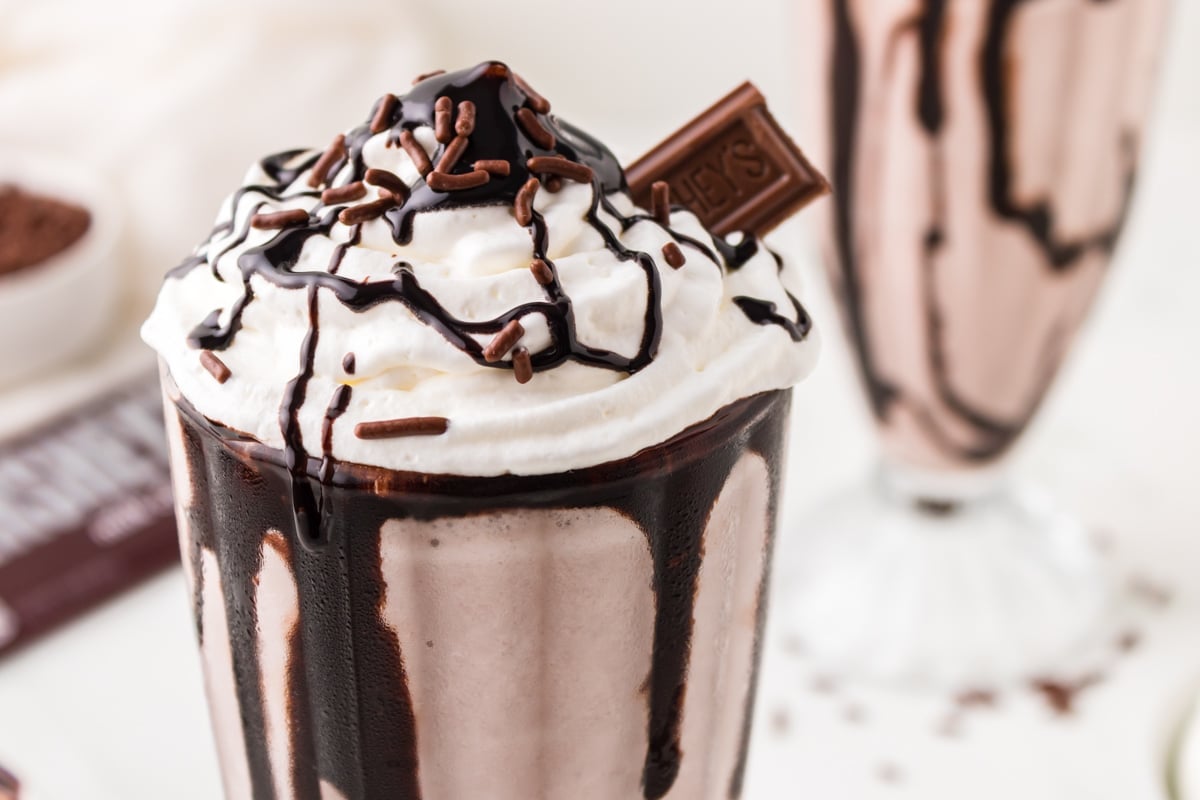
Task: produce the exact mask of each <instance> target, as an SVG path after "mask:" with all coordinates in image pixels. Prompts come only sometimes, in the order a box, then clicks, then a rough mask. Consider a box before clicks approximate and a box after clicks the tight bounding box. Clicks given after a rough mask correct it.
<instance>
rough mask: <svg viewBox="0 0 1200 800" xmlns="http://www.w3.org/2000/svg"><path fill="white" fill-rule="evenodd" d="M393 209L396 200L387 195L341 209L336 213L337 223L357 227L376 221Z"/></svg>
mask: <svg viewBox="0 0 1200 800" xmlns="http://www.w3.org/2000/svg"><path fill="white" fill-rule="evenodd" d="M395 207H396V198H394V197H392V196H391V195H388V196H387V197H381V198H379V199H378V200H372V201H371V202H369V203H362V204H360V205H357V206H350V207H349V208H343V209H342V210H341V211H340V212H339V213H338V222H341V223H342V224H343V225H358V224H359V223H360V222H367V221H368V220H372V219H378V218H379V217H382V216H383V212H385V211H387V210H388V209H389V208H395Z"/></svg>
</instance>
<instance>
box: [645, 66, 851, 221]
mask: <svg viewBox="0 0 1200 800" xmlns="http://www.w3.org/2000/svg"><path fill="white" fill-rule="evenodd" d="M625 175H626V179H627V180H628V182H629V191H630V193H631V194H632V195H633V198H634V200H635V201H636V202H637V203H638V204H639V205H641V206H644V207H647V208H648V207H650V206H651V204H652V197H651V194H652V191H651V186H652V184H653V183H654V182H656V181H665V182H666V183H667V184H669V185H670V187H671V197H672V199H673V201H674V202H677V203H681V204H683V205H684V206H686V207H687V209H688V210H689V211H691V212H692V213H693V214H695V215H696V216H698V217H699V218H700V220H701V222H703V223H704V225H705V227H707V228H709V229H710V230H712V231H713V232H714V233H716V234H718V235H724V234H727V233H731V232H733V231H746V232H749V233H753V234H762V233H765V232H766V231H768V230H770V229H771V228H773V227H775V226H776V225H778V224H779V223H780V222H782V221H783V220H784V219H786V218H787V217H789V216H791V215H792V214H794V213H796V211H798V210H799V209H800V208H802V207H803V206H805V205H807V204H808V203H810V202H812V201H813V200H815V199H816V198H818V197H820V196H821V195H823V194H825V193H826V192H828V191H829V185H828V184H827V183H826V181H825V179H824V178H823V177H822V176H821V174H820V173H819V172H817V171H816V170H815V169H813V167H812V165H810V164H809V163H808V160H807V159H805V157H804V154H803V153H801V152H800V150H799V149H798V148H797V147H796V145H795V144H793V143H792V141H791V139H789V138H788V136H787V134H786V133H784V132H783V129H782V128H780V127H779V123H778V122H776V121H775V118H774V117H772V116H771V113H770V112H769V111H768V110H767V106H766V101H765V100H764V99H763V96H762V95H761V94H760V93H759V91H758V89H756V88H754V86H753V85H752V84H750V83H744V84H742V85H741V86H739V87H738V88H737V89H736V90H734V91H733V92H732V93H731V94H729V95H728V96H727V97H725V98H724V99H723V100H721V101H720V102H718V103H717V104H716V105H714V106H713V107H712V108H710V109H708V110H707V111H705V112H704V113H703V114H701V115H700V116H699V117H697V118H696V119H694V120H692V121H691V122H690V123H688V124H687V125H686V126H684V127H683V128H682V129H681V130H680V131H679V132H678V133H676V134H675V135H674V136H672V137H671V138H669V139H667V140H666V141H665V142H663V143H662V144H660V145H659V146H658V147H656V148H655V149H654V150H652V151H651V152H650V153H648V154H646V155H645V156H644V157H642V158H641V159H639V160H638V161H637V162H636V163H634V164H633V165H631V166H630V167H628V168H627V169H626V171H625Z"/></svg>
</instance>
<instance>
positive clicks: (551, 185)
mask: <svg viewBox="0 0 1200 800" xmlns="http://www.w3.org/2000/svg"><path fill="white" fill-rule="evenodd" d="M544 185H545V187H546V191H547V192H549V193H550V194H558V193H559V192H560V191H561V190H562V187H563V179H562V177H561V176H559V175H550V176H548V177H547V178H546V183H545V184H544Z"/></svg>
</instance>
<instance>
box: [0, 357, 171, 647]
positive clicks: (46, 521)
mask: <svg viewBox="0 0 1200 800" xmlns="http://www.w3.org/2000/svg"><path fill="white" fill-rule="evenodd" d="M166 449H167V448H166V441H165V436H164V433H163V425H162V405H161V400H160V398H159V390H158V380H157V377H156V376H154V375H147V376H146V377H145V378H144V379H142V380H140V381H139V382H138V383H137V384H136V385H133V386H129V387H125V388H123V389H121V390H119V391H115V392H111V393H108V394H105V395H102V396H98V397H96V398H93V399H92V400H91V401H90V402H89V403H87V404H86V405H84V406H81V407H79V408H77V409H75V410H74V411H71V412H69V413H67V414H64V415H63V416H61V417H59V418H56V419H53V420H51V421H50V422H49V423H47V424H45V425H43V426H41V427H40V428H39V429H38V430H36V431H34V432H32V433H30V434H28V435H26V436H23V437H21V438H20V439H17V440H11V441H7V442H3V443H0V655H3V654H4V653H6V652H7V651H9V650H12V649H14V648H16V647H18V646H20V645H22V644H25V643H26V642H28V641H30V640H31V639H32V638H34V637H36V636H38V635H40V634H42V633H44V632H46V631H48V630H50V629H51V628H53V627H54V626H56V625H58V624H60V623H62V622H65V621H67V620H69V619H71V618H72V617H74V616H76V615H78V614H80V613H82V612H83V611H86V610H88V609H90V608H91V607H93V606H95V605H96V604H97V603H99V602H101V601H102V600H104V599H106V598H108V597H111V596H113V595H114V594H116V593H118V592H120V591H122V590H123V589H126V588H129V587H131V586H133V585H134V584H135V583H137V582H138V581H140V580H141V579H143V578H145V577H147V576H148V575H150V574H153V573H154V572H156V571H158V570H160V569H162V568H163V567H166V566H167V565H169V564H172V563H175V562H176V561H177V560H178V557H179V556H178V549H179V548H178V545H177V544H176V536H175V517H174V511H173V506H172V499H171V484H170V476H169V471H168V469H167V454H166Z"/></svg>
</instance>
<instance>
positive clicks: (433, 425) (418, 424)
mask: <svg viewBox="0 0 1200 800" xmlns="http://www.w3.org/2000/svg"><path fill="white" fill-rule="evenodd" d="M449 427H450V420H448V419H446V418H445V417H403V418H401V419H383V420H378V421H376V422H360V423H358V424H357V425H355V426H354V435H355V436H357V437H358V438H359V439H393V438H397V437H401V436H440V435H441V434H443V433H445V432H446V429H447V428H449Z"/></svg>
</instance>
